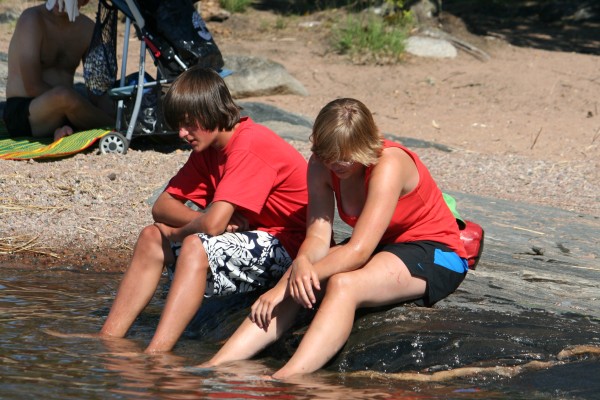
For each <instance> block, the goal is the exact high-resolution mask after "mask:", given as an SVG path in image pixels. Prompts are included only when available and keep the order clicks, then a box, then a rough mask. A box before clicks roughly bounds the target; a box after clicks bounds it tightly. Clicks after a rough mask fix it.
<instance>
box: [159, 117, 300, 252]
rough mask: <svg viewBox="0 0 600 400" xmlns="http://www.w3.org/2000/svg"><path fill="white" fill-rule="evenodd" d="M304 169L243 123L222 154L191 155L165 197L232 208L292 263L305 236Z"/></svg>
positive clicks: (264, 132)
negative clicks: (271, 239)
mask: <svg viewBox="0 0 600 400" xmlns="http://www.w3.org/2000/svg"><path fill="white" fill-rule="evenodd" d="M306 169H307V163H306V160H305V159H304V157H303V156H302V155H301V154H300V153H299V152H298V151H297V150H296V149H294V148H293V147H292V146H291V145H290V144H289V143H287V142H286V141H285V140H283V139H282V138H281V137H279V136H278V135H277V134H275V133H274V132H273V131H271V130H270V129H268V128H267V127H265V126H262V125H259V124H256V123H255V122H254V121H252V120H251V119H250V118H248V117H244V118H242V119H241V121H240V124H239V126H238V128H237V129H236V130H235V132H234V133H233V136H232V137H231V139H230V140H229V142H228V143H227V145H226V146H225V148H223V149H221V150H217V149H214V148H212V147H209V148H207V149H206V150H203V151H201V152H199V153H197V152H192V154H191V155H190V158H189V159H188V160H187V162H186V163H185V164H184V166H183V167H182V168H181V169H180V170H179V172H178V173H177V174H176V175H175V176H174V177H173V178H172V179H171V180H170V181H169V184H168V185H167V188H166V189H165V191H166V192H167V193H169V194H170V195H171V196H173V197H175V198H177V199H179V200H182V201H185V200H190V201H192V202H193V203H195V204H197V205H198V206H200V207H201V208H206V207H207V206H208V205H209V204H210V203H212V202H215V201H227V202H229V203H232V204H234V205H235V206H237V211H238V212H240V213H241V214H242V215H243V216H244V217H245V218H246V219H248V222H249V224H250V229H251V230H255V229H258V230H261V231H265V232H268V233H270V234H272V235H273V236H275V237H277V238H278V239H279V240H280V242H281V243H282V244H283V246H284V247H285V249H286V250H287V252H288V253H289V254H290V256H291V257H292V258H294V257H295V256H296V254H297V252H298V248H299V247H300V244H301V243H302V241H303V240H304V236H305V233H306V204H307V202H308V192H307V188H306Z"/></svg>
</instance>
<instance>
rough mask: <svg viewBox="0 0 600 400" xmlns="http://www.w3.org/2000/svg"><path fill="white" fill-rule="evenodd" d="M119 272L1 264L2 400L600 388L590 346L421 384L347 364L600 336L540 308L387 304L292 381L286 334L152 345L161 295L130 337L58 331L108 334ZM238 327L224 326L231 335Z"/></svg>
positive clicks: (522, 348) (433, 358) (452, 362)
mask: <svg viewBox="0 0 600 400" xmlns="http://www.w3.org/2000/svg"><path fill="white" fill-rule="evenodd" d="M119 279H120V275H119V274H115V275H113V274H98V275H96V274H77V273H73V272H60V271H48V272H44V271H16V270H8V269H2V268H0V371H1V376H2V380H1V382H0V393H1V397H2V398H3V399H22V398H45V399H53V398H56V399H81V398H94V399H105V398H106V399H108V398H110V399H131V398H144V399H197V398H240V399H248V398H251V399H254V398H261V399H275V398H276V399H296V398H316V399H340V398H343V399H354V398H357V399H358V398H360V399H409V398H410V399H413V398H457V399H460V398H470V399H472V398H486V399H490V398H492V399H493V398H507V397H510V398H517V399H518V398H522V399H532V398H548V397H555V396H557V397H561V396H562V397H574V398H577V397H580V398H593V396H594V395H596V394H597V393H600V383H598V379H597V377H598V376H599V375H600V362H599V361H598V358H597V356H593V355H591V354H590V353H589V352H587V353H584V354H580V355H572V356H571V357H566V358H565V359H564V360H562V361H561V362H560V363H557V364H556V366H554V367H552V368H547V369H541V370H527V371H525V372H523V373H521V374H519V375H516V376H515V377H513V378H507V377H506V376H502V375H501V374H499V373H491V374H475V375H469V376H463V377H458V378H455V379H449V380H447V381H443V382H419V381H417V380H415V379H411V380H408V381H406V380H402V379H400V375H398V374H394V373H392V374H383V373H375V372H368V373H365V372H360V373H353V372H345V373H344V372H340V371H353V370H365V369H369V370H371V371H372V370H379V371H384V370H386V368H389V369H390V370H391V371H393V372H398V371H402V373H412V372H420V373H422V374H433V373H435V372H436V371H443V370H446V369H448V368H454V369H456V368H457V367H462V366H470V367H480V368H485V367H492V368H493V367H494V366H496V365H498V364H502V365H504V366H510V365H516V366H518V365H523V364H525V363H527V362H530V361H548V360H550V359H552V360H555V361H556V360H557V359H556V354H557V353H558V351H560V350H561V349H563V348H564V347H567V346H568V345H570V344H586V343H587V344H591V345H598V344H600V328H599V324H598V321H594V320H589V319H585V318H581V317H577V316H571V317H562V318H561V319H559V318H557V317H554V316H550V315H546V314H544V313H542V312H539V311H538V312H532V313H530V314H526V313H522V314H520V315H505V314H495V313H491V312H488V313H485V312H477V313H475V312H466V311H464V310H442V311H439V310H438V311H435V310H430V311H425V310H422V309H417V308H410V307H406V308H402V309H400V310H399V311H398V312H397V313H395V312H391V313H386V314H385V318H382V317H378V316H376V315H374V316H365V317H363V318H361V319H360V320H359V321H358V322H357V332H356V333H355V334H353V336H352V340H351V342H349V347H350V348H351V349H353V350H352V351H351V352H350V353H349V354H348V353H346V354H342V355H341V356H338V358H337V359H336V360H335V361H334V362H333V363H332V364H331V365H329V366H328V369H327V370H324V371H320V372H319V373H316V374H313V375H309V376H305V377H299V378H296V379H294V380H292V381H288V382H277V381H271V380H269V379H268V378H267V376H268V375H269V374H271V373H272V372H273V371H274V370H276V368H278V367H279V366H280V365H281V363H283V362H284V360H285V359H286V358H287V357H288V355H289V354H288V352H289V348H286V346H287V345H286V343H282V344H280V345H279V346H273V348H271V349H270V350H269V351H268V352H266V353H265V354H263V357H262V358H260V359H259V360H255V361H246V362H237V363H233V364H230V365H227V366H224V367H220V368H218V369H214V370H206V369H195V368H190V367H189V366H190V365H196V364H199V363H201V362H202V361H205V360H206V359H207V358H208V357H209V356H211V355H212V354H214V352H215V351H216V349H217V348H218V347H219V340H220V339H223V338H224V337H223V336H222V337H221V338H220V339H217V338H216V337H217V336H218V335H216V334H215V332H214V331H213V332H206V333H205V334H200V335H199V336H201V337H200V338H195V339H190V337H191V336H192V335H188V336H187V337H186V338H183V339H182V340H180V343H178V345H177V347H176V348H175V351H174V352H173V353H172V354H169V355H146V354H143V353H142V350H143V348H145V346H146V344H147V343H148V341H149V340H150V339H151V337H152V334H153V331H154V329H155V327H156V323H157V321H158V318H159V315H160V310H161V309H162V303H163V300H162V299H161V296H156V298H155V299H154V300H153V303H151V304H150V306H149V307H148V308H147V309H146V311H145V312H144V314H143V316H142V318H140V319H138V321H137V322H136V324H135V325H134V326H133V328H132V331H131V334H130V336H129V337H130V339H111V340H99V339H93V340H92V339H84V338H77V337H68V338H64V337H56V336H53V335H50V334H48V332H52V331H58V332H97V331H98V330H99V329H100V327H101V325H102V323H103V321H104V318H105V317H106V315H107V313H108V309H109V307H110V304H111V302H112V299H113V296H114V292H115V290H116V288H117V285H118V282H119ZM242 314H243V313H242ZM242 314H240V315H242ZM400 320H401V323H398V321H400ZM392 322H393V323H392ZM233 325H235V324H233ZM365 326H366V327H371V328H373V329H376V333H377V334H376V335H373V330H369V329H363V328H365ZM228 329H230V328H229V327H227V329H224V330H223V329H222V327H221V330H220V332H221V334H223V332H224V331H227V330H228ZM195 334H196V335H198V333H197V332H195ZM203 336H204V339H202V337H203ZM206 337H209V338H210V339H207V338H206ZM288 344H289V343H288ZM382 364H383V367H382Z"/></svg>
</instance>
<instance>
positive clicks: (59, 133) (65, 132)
mask: <svg viewBox="0 0 600 400" xmlns="http://www.w3.org/2000/svg"><path fill="white" fill-rule="evenodd" d="M72 134H73V128H71V127H70V126H69V125H65V126H62V127H60V128H56V130H55V131H54V141H55V142H56V141H57V140H59V139H62V138H64V137H65V136H70V135H72Z"/></svg>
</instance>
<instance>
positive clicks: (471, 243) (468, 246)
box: [460, 221, 484, 269]
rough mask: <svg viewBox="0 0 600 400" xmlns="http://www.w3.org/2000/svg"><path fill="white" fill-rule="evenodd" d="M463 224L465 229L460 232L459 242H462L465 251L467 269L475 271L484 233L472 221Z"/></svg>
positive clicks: (481, 249) (481, 250)
mask: <svg viewBox="0 0 600 400" xmlns="http://www.w3.org/2000/svg"><path fill="white" fill-rule="evenodd" d="M464 222H465V227H464V228H463V229H462V230H461V231H460V240H462V242H463V245H464V246H465V250H466V251H467V261H468V263H469V269H475V267H477V263H478V262H479V259H480V258H481V253H482V252H483V237H484V232H483V228H482V227H481V225H479V224H476V223H475V222H472V221H464Z"/></svg>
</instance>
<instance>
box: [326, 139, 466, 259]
mask: <svg viewBox="0 0 600 400" xmlns="http://www.w3.org/2000/svg"><path fill="white" fill-rule="evenodd" d="M389 147H397V148H400V149H402V150H404V151H405V152H406V153H407V154H408V155H409V156H410V157H411V158H412V160H413V161H414V163H415V165H416V166H417V171H418V172H419V183H418V184H417V186H416V187H415V188H414V189H413V190H412V191H411V192H410V193H408V194H406V195H404V196H401V197H400V198H399V199H398V203H397V205H396V211H394V215H393V216H392V220H391V221H390V225H389V226H388V228H387V230H386V231H385V233H384V234H383V237H382V238H381V241H380V243H404V242H414V241H417V240H433V241H436V242H440V243H443V244H445V245H446V246H448V247H450V248H451V249H452V250H454V251H455V252H456V253H457V254H458V255H459V256H460V257H463V258H464V257H466V252H465V248H464V246H463V244H462V242H461V240H460V234H459V231H458V225H457V223H456V219H455V218H454V216H453V215H452V212H451V211H450V209H449V208H448V206H447V205H446V202H445V201H444V198H443V196H442V191H441V190H440V189H439V188H438V187H437V184H436V183H435V181H434V180H433V178H432V177H431V174H430V173H429V171H428V170H427V167H425V165H424V164H423V163H422V162H421V160H420V159H419V157H418V156H417V155H416V154H415V153H413V152H412V151H410V150H408V149H407V148H406V147H404V146H402V145H400V144H398V143H395V142H392V141H390V140H385V141H384V148H389ZM372 171H373V166H370V167H368V168H367V171H366V173H365V191H366V193H367V195H368V188H369V180H370V179H371V173H372ZM331 179H332V183H333V190H334V192H335V199H336V202H337V205H338V213H339V215H340V218H341V219H342V221H344V222H345V223H347V224H348V225H350V226H351V227H354V226H355V225H356V221H357V220H358V216H352V215H347V214H346V213H344V210H343V207H342V202H341V198H340V180H339V178H338V177H337V176H336V175H335V174H334V173H333V172H332V173H331Z"/></svg>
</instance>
